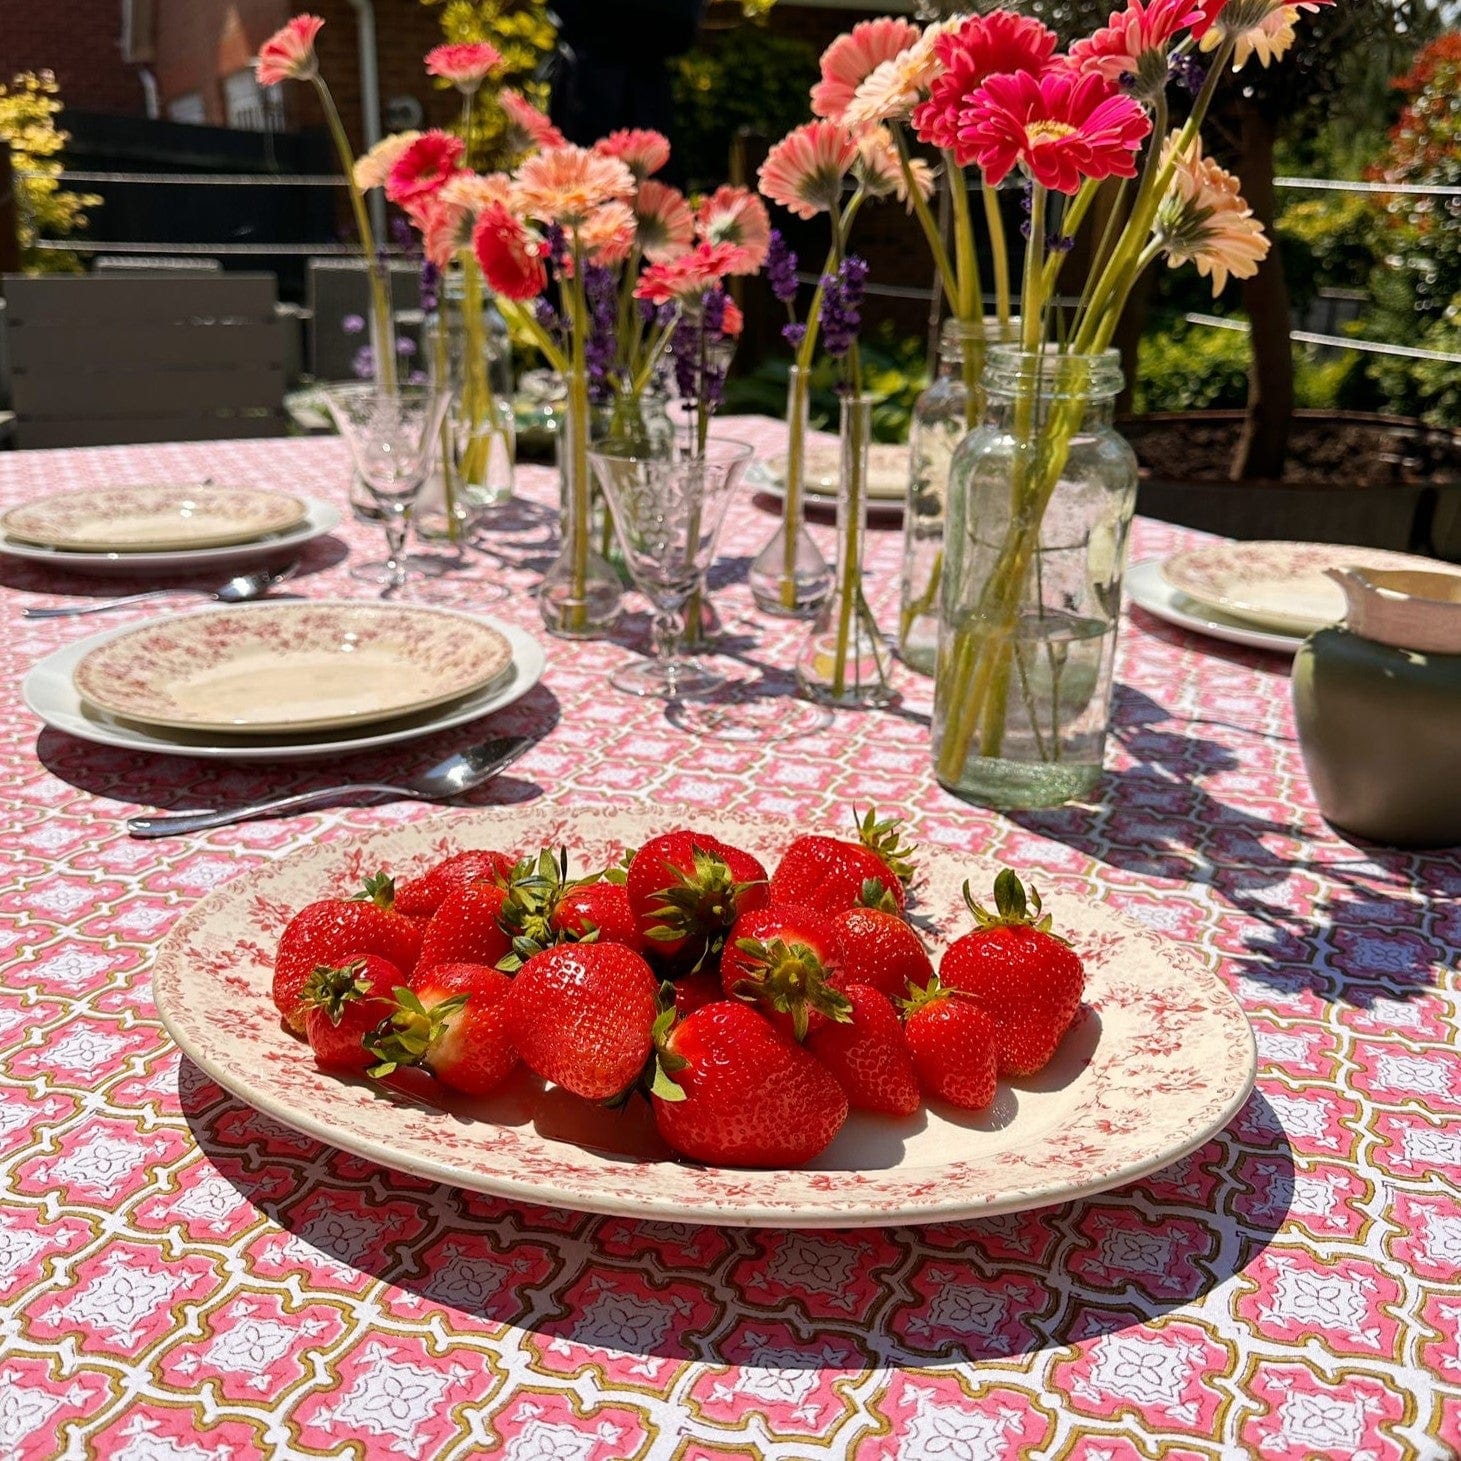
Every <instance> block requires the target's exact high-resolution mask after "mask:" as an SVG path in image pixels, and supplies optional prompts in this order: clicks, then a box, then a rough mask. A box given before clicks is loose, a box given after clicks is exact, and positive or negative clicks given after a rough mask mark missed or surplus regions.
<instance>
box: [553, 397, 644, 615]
mask: <svg viewBox="0 0 1461 1461" xmlns="http://www.w3.org/2000/svg"><path fill="white" fill-rule="evenodd" d="M567 385H568V400H567V404H566V408H565V410H564V412H563V421H562V425H561V427H560V429H559V432H558V471H559V478H560V484H561V487H562V494H563V510H562V516H561V523H562V533H563V539H562V546H561V548H560V550H559V553H558V557H557V558H555V559H554V560H553V564H552V566H551V567H550V568H549V569H548V571H547V573H545V574H544V575H543V581H542V582H541V583H540V584H539V585H538V612H539V614H540V615H541V616H542V619H543V627H544V628H546V629H547V631H548V632H549V633H550V634H556V635H557V636H558V637H559V638H560V639H602V638H603V637H604V636H605V635H606V634H607V633H608V632H609V630H610V628H612V626H613V624H614V621H615V620H616V619H617V618H618V617H619V611H620V609H621V608H622V607H623V601H624V589H623V586H622V585H621V583H620V581H619V575H618V574H617V573H615V572H614V570H613V568H612V567H610V565H609V564H608V562H607V561H606V560H605V559H604V556H603V554H602V553H600V552H599V551H598V546H597V542H596V535H595V532H594V521H593V511H592V502H591V498H592V496H593V493H592V484H591V482H590V479H589V461H588V448H589V409H588V381H587V380H586V379H585V377H584V375H583V373H582V372H581V371H578V372H570V374H569V376H568V380H567Z"/></svg>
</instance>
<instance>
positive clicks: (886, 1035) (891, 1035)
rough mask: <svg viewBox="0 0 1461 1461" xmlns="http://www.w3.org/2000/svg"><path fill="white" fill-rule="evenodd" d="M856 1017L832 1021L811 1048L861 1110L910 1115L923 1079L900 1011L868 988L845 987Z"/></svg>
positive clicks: (811, 1042) (815, 1032) (813, 1039)
mask: <svg viewBox="0 0 1461 1461" xmlns="http://www.w3.org/2000/svg"><path fill="white" fill-rule="evenodd" d="M845 992H846V995H847V999H848V1002H849V1004H850V1006H851V1018H850V1019H849V1020H847V1021H845V1022H837V1021H833V1020H828V1021H827V1022H826V1023H825V1024H824V1025H823V1026H822V1027H821V1028H820V1029H818V1030H813V1031H812V1033H811V1034H810V1035H809V1036H808V1037H807V1049H808V1050H810V1051H811V1052H812V1054H813V1055H815V1056H816V1057H817V1059H818V1060H820V1061H821V1062H822V1064H823V1065H825V1066H826V1067H827V1069H828V1070H830V1071H831V1072H832V1074H833V1075H834V1076H836V1078H837V1083H838V1085H840V1086H841V1087H842V1089H843V1090H844V1091H846V1092H847V1100H848V1103H849V1104H850V1105H851V1106H852V1107H853V1108H854V1109H855V1110H858V1111H881V1112H884V1113H886V1114H887V1115H889V1116H911V1115H912V1114H913V1113H914V1112H915V1111H916V1110H918V1107H919V1104H920V1102H919V1095H918V1076H917V1075H916V1074H915V1073H914V1069H913V1060H912V1057H911V1056H910V1055H909V1053H908V1045H907V1042H906V1041H905V1040H904V1038H903V1026H902V1023H901V1022H900V1021H899V1019H898V1012H897V1010H895V1009H894V1008H893V1004H892V1001H891V1000H890V999H889V998H888V997H887V995H885V994H882V993H880V992H879V991H878V990H876V989H873V988H871V987H870V986H869V985H866V984H849V985H846V986H845Z"/></svg>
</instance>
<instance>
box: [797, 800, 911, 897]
mask: <svg viewBox="0 0 1461 1461" xmlns="http://www.w3.org/2000/svg"><path fill="white" fill-rule="evenodd" d="M899 825H900V824H899V823H898V822H897V821H896V820H894V819H892V818H889V819H886V820H884V821H881V822H880V821H877V820H876V814H875V813H873V812H871V811H870V812H868V814H867V815H866V816H865V817H863V818H862V819H861V820H860V821H859V822H858V823H857V832H858V839H859V840H858V841H856V842H849V841H845V840H844V839H842V838H840V837H798V838H797V839H796V840H795V841H794V842H793V843H792V844H791V846H790V847H788V848H787V849H786V851H785V852H784V853H783V854H782V856H781V861H780V862H779V863H778V864H777V866H776V871H775V872H774V873H773V874H772V875H771V901H772V903H800V904H803V905H804V906H806V907H808V908H815V909H817V911H818V912H820V913H845V912H846V911H847V910H848V909H849V908H857V907H859V906H864V907H869V908H883V909H886V910H887V911H888V912H889V913H902V911H903V908H904V906H905V904H906V902H907V894H906V893H905V892H904V890H903V884H904V882H905V881H906V880H907V879H908V878H910V877H911V876H912V875H913V864H912V863H910V862H909V861H908V854H909V853H910V852H911V851H912V849H911V848H908V847H903V846H901V845H900V843H899V840H898V827H899Z"/></svg>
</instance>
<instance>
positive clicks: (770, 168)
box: [756, 22, 871, 218]
mask: <svg viewBox="0 0 1461 1461" xmlns="http://www.w3.org/2000/svg"><path fill="white" fill-rule="evenodd" d="M865 23H868V24H870V23H871V22H865ZM856 161H857V143H856V142H854V141H853V139H852V134H851V133H850V132H848V130H847V128H846V127H843V126H841V125H839V124H838V123H837V122H807V123H805V124H804V125H803V126H800V127H797V128H794V129H793V130H792V131H790V132H788V133H787V134H786V136H785V137H783V138H782V139H781V141H780V142H778V143H777V144H776V145H775V146H774V147H773V148H772V149H771V151H770V152H768V153H767V154H766V161H765V162H763V163H762V164H761V166H760V168H759V169H758V171H757V173H756V178H757V181H758V182H759V183H760V186H761V191H762V192H763V193H764V194H765V195H766V196H767V197H768V198H770V199H771V201H772V202H773V203H780V204H781V206H782V207H783V208H786V209H788V210H789V211H790V212H792V213H795V214H796V216H797V217H798V218H815V217H816V215H817V214H818V213H827V212H830V211H831V210H832V209H833V208H835V207H836V206H837V204H838V203H839V202H840V201H841V199H842V181H843V179H844V178H845V177H846V176H847V174H848V171H849V169H850V168H851V167H852V164H853V163H854V162H856Z"/></svg>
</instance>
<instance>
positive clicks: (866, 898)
mask: <svg viewBox="0 0 1461 1461" xmlns="http://www.w3.org/2000/svg"><path fill="white" fill-rule="evenodd" d="M857 905H858V907H859V908H876V909H877V910H878V911H879V912H881V913H896V914H899V915H901V914H902V912H903V910H902V909H901V908H899V907H898V900H897V899H896V898H895V897H894V896H893V895H892V893H890V892H889V891H888V885H887V884H886V883H884V882H882V881H880V880H879V879H878V878H864V879H863V882H862V888H861V890H860V891H859V893H858V895H857Z"/></svg>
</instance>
